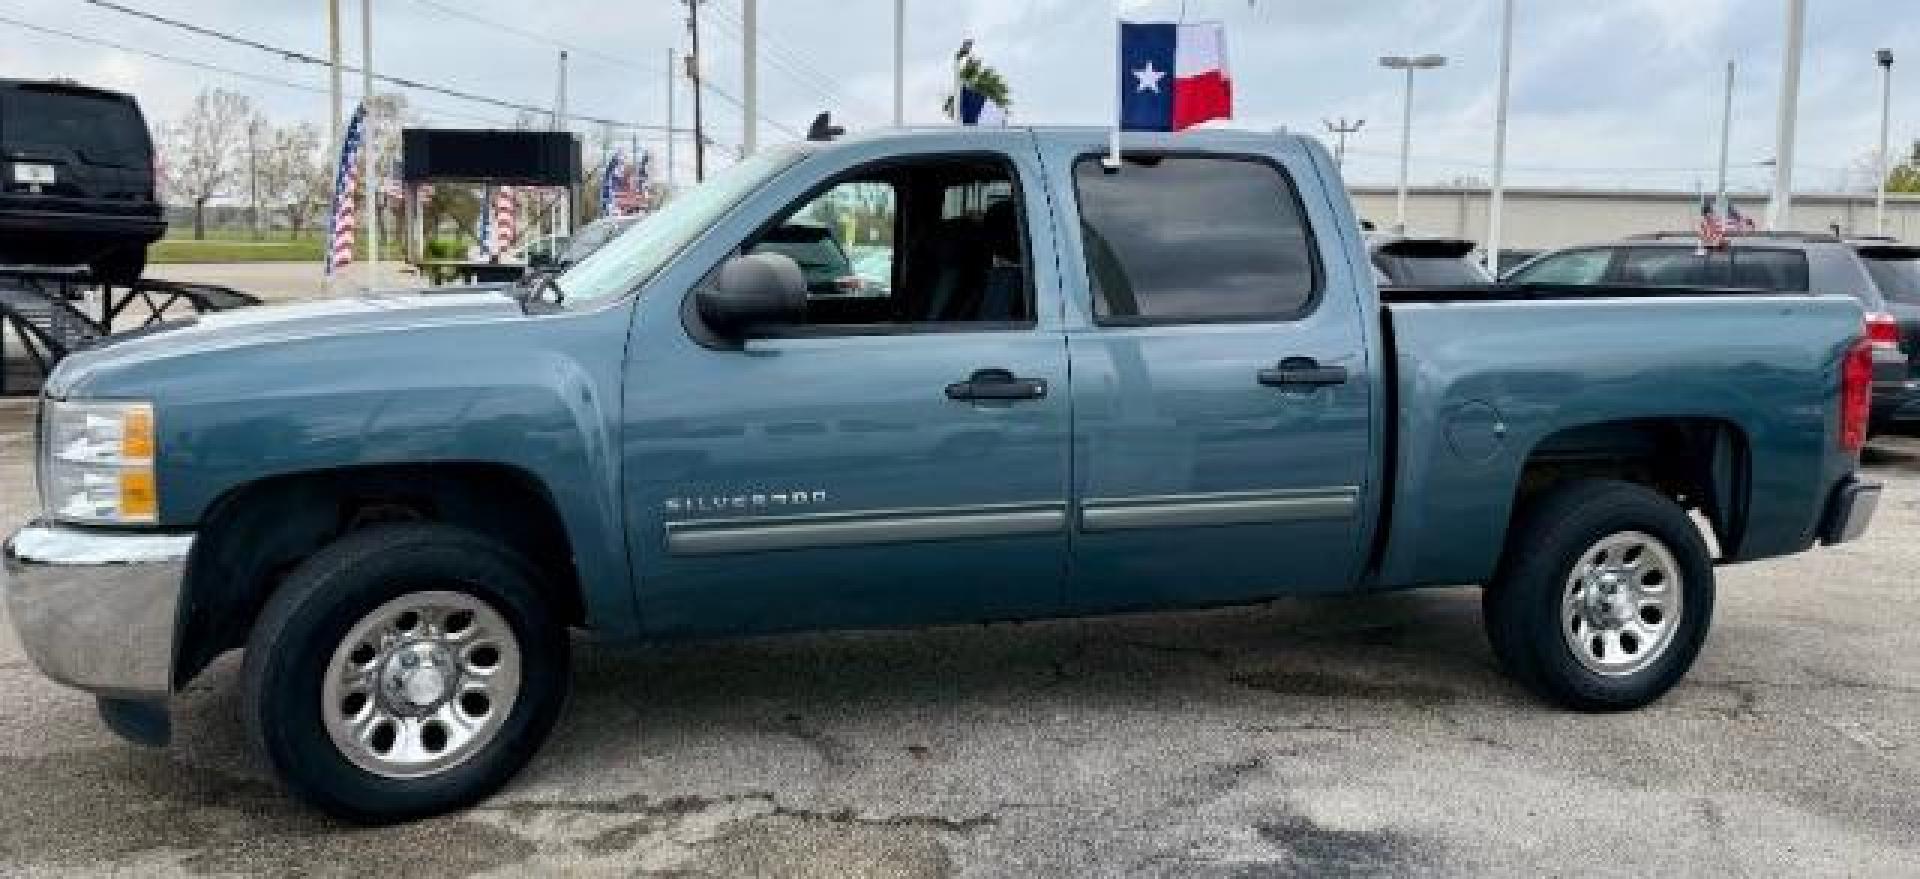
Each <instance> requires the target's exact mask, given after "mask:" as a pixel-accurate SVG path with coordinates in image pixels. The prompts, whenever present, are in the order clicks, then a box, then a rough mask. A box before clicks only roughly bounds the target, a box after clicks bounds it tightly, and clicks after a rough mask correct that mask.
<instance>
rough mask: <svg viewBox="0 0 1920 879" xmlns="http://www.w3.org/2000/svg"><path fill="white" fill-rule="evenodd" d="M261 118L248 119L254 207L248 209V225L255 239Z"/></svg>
mask: <svg viewBox="0 0 1920 879" xmlns="http://www.w3.org/2000/svg"><path fill="white" fill-rule="evenodd" d="M259 136H260V119H259V117H255V118H252V119H249V120H247V200H248V202H250V203H251V204H252V207H251V208H250V209H249V210H248V211H247V214H248V216H247V225H248V226H250V227H252V231H253V240H255V241H259V240H260V142H259Z"/></svg>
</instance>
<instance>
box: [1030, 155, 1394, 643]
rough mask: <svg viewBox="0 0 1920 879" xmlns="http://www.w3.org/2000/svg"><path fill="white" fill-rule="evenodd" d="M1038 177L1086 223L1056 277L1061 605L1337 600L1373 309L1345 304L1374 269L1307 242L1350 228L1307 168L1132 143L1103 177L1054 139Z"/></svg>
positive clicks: (1361, 461)
mask: <svg viewBox="0 0 1920 879" xmlns="http://www.w3.org/2000/svg"><path fill="white" fill-rule="evenodd" d="M1267 143H1268V144H1271V143H1272V141H1267ZM1049 175H1050V176H1051V177H1052V178H1053V179H1054V180H1056V181H1059V184H1057V185H1056V190H1055V192H1056V200H1057V201H1060V202H1062V203H1064V204H1070V205H1071V204H1077V205H1078V210H1079V220H1080V222H1079V228H1078V229H1077V230H1069V231H1068V232H1067V234H1066V235H1064V236H1063V238H1068V239H1072V242H1071V244H1070V246H1068V247H1066V248H1065V250H1064V251H1063V266H1062V267H1063V269H1064V270H1065V271H1064V275H1065V276H1066V278H1068V279H1070V280H1069V287H1068V290H1069V297H1070V314H1069V317H1068V327H1069V329H1068V346H1069V348H1070V354H1071V364H1072V369H1073V413H1074V496H1075V500H1076V502H1077V506H1076V518H1075V526H1076V531H1075V536H1074V546H1073V565H1072V570H1071V573H1070V575H1069V587H1068V601H1069V604H1070V606H1071V607H1072V608H1074V609H1076V610H1101V609H1122V608H1129V607H1159V606H1181V605H1198V604H1208V603H1230V602H1236V601H1245V600H1251V599H1257V598H1260V597H1264V596H1273V595H1281V594H1286V593H1291V592H1306V591H1331V590H1337V589H1341V588H1345V587H1346V586H1347V585H1348V584H1350V583H1351V582H1353V578H1354V575H1355V571H1356V569H1357V567H1358V563H1359V561H1360V558H1361V556H1362V553H1363V549H1364V547H1363V542H1364V540H1365V532H1366V529H1365V528H1364V527H1363V524H1362V519H1361V516H1360V511H1361V509H1362V507H1363V505H1362V502H1361V499H1362V497H1363V494H1364V492H1365V490H1366V487H1367V486H1366V483H1367V481H1368V479H1369V474H1370V473H1371V472H1372V471H1371V462H1372V461H1373V460H1374V459H1375V456H1376V455H1377V454H1379V452H1378V450H1377V449H1375V448H1373V447H1372V445H1371V443H1370V434H1369V419H1370V409H1369V406H1370V401H1369V388H1370V386H1371V382H1370V380H1371V370H1372V366H1371V364H1370V363H1369V362H1368V355H1367V348H1366V345H1365V336H1364V333H1363V330H1362V328H1363V326H1364V325H1365V322H1366V321H1369V320H1372V319H1374V318H1373V317H1372V315H1370V314H1363V313H1362V309H1361V306H1360V298H1361V297H1359V296H1357V295H1355V293H1354V291H1355V290H1356V289H1360V288H1363V287H1365V285H1366V283H1367V282H1366V281H1365V280H1364V279H1362V278H1360V277H1358V276H1357V275H1356V274H1355V273H1356V272H1358V271H1367V270H1368V266H1366V265H1364V264H1363V265H1358V266H1354V265H1350V264H1349V261H1348V260H1347V258H1346V250H1345V249H1344V247H1343V246H1342V245H1341V243H1340V242H1341V239H1340V238H1339V236H1338V234H1337V233H1330V232H1322V233H1319V234H1317V233H1316V230H1334V229H1339V228H1341V225H1340V222H1339V220H1338V219H1337V217H1336V212H1335V211H1334V209H1333V206H1332V205H1331V204H1330V203H1329V202H1328V201H1326V200H1325V199H1324V198H1317V197H1312V196H1311V195H1310V194H1312V193H1318V192H1320V191H1321V190H1320V186H1321V185H1322V184H1321V182H1320V178H1319V177H1318V176H1317V175H1316V174H1315V171H1314V166H1313V164H1312V161H1311V158H1310V156H1309V155H1308V154H1307V153H1306V152H1305V151H1304V150H1302V149H1299V148H1297V147H1292V148H1287V149H1283V150H1282V151H1279V152H1277V153H1264V152H1249V153H1248V154H1245V155H1224V154H1191V153H1185V154H1183V153H1177V152H1169V153H1159V154H1155V153H1145V152H1142V153H1134V154H1130V155H1129V156H1128V157H1127V161H1126V162H1125V163H1124V164H1123V166H1122V167H1121V168H1120V169H1119V170H1117V171H1109V170H1107V169H1106V168H1104V167H1103V165H1102V164H1101V160H1100V158H1099V157H1098V156H1096V155H1090V154H1086V153H1082V152H1079V151H1077V150H1073V149H1070V148H1068V145H1066V144H1061V145H1060V146H1059V147H1058V148H1057V150H1056V152H1054V153H1052V154H1050V155H1049ZM1067 215H1068V216H1072V213H1071V212H1067ZM1076 250H1077V251H1078V253H1075V252H1074V251H1076Z"/></svg>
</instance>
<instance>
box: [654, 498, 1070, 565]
mask: <svg viewBox="0 0 1920 879" xmlns="http://www.w3.org/2000/svg"><path fill="white" fill-rule="evenodd" d="M1066 527H1067V505H1066V504H1064V503H1033V504H980V505H975V506H962V507H919V508H910V509H897V510H863V511H858V512H851V513H813V514H809V515H804V516H780V517H754V518H741V519H697V520H687V521H681V522H668V523H667V552H668V553H670V554H672V555H676V556H710V555H731V554H734V553H747V552H773V551H776V550H784V549H825V548H830V547H844V546H875V545H881V544H890V543H918V542H921V541H930V540H961V539H967V538H980V537H1017V536H1021V535H1028V534H1051V533H1058V532H1061V531H1064V530H1065V529H1066Z"/></svg>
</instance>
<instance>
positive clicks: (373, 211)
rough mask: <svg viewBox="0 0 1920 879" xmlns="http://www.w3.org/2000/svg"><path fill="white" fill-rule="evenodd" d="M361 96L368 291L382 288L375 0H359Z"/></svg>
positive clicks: (361, 178)
mask: <svg viewBox="0 0 1920 879" xmlns="http://www.w3.org/2000/svg"><path fill="white" fill-rule="evenodd" d="M360 93H361V94H362V95H364V97H363V98H362V100H363V101H365V103H364V104H363V106H364V107H366V110H367V121H366V126H367V127H366V131H365V132H364V135H365V138H364V140H362V142H361V144H360V188H361V190H363V193H362V195H363V199H364V204H365V207H364V208H362V210H364V211H365V213H364V214H363V215H362V216H363V219H362V220H361V222H363V223H365V224H366V227H367V289H369V290H372V289H374V288H375V287H378V286H379V280H378V279H379V267H380V181H379V180H377V179H375V178H374V176H373V175H374V171H375V170H376V169H375V167H374V155H375V154H376V153H378V152H379V145H380V126H379V125H378V124H377V120H376V118H375V116H374V113H373V0H360Z"/></svg>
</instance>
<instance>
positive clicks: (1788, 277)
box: [1733, 248, 1810, 292]
mask: <svg viewBox="0 0 1920 879" xmlns="http://www.w3.org/2000/svg"><path fill="white" fill-rule="evenodd" d="M1733 286H1735V287H1751V288H1754V289H1757V290H1778V291H1783V292H1786V291H1793V292H1797V291H1804V290H1806V289H1807V288H1808V287H1809V286H1810V285H1809V284H1808V282H1807V255H1806V254H1804V253H1801V252H1799V251H1797V250H1749V249H1747V248H1741V249H1739V250H1736V251H1734V252H1733Z"/></svg>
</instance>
